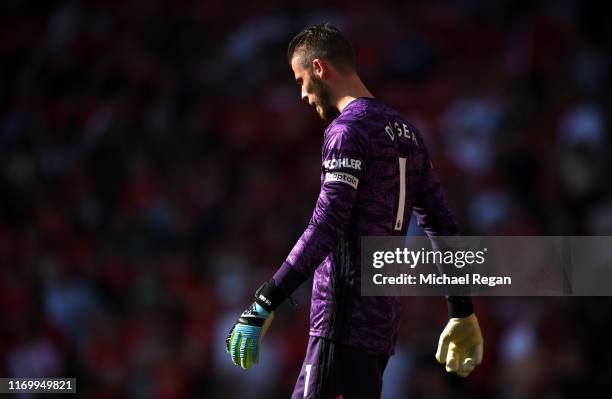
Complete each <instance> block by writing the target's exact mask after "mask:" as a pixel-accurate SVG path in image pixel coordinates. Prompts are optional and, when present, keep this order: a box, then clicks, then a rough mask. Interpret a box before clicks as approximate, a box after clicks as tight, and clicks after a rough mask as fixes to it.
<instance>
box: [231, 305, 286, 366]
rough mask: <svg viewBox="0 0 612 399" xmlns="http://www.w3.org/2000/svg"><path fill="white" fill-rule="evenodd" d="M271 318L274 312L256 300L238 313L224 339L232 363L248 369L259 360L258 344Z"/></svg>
mask: <svg viewBox="0 0 612 399" xmlns="http://www.w3.org/2000/svg"><path fill="white" fill-rule="evenodd" d="M272 320H274V312H268V311H267V310H265V309H264V308H263V307H261V305H259V304H258V303H257V302H253V304H252V305H251V306H249V307H248V308H247V309H246V310H245V311H244V312H243V313H242V315H240V318H239V319H238V321H237V322H236V324H235V325H234V327H233V328H232V329H231V330H230V332H229V334H228V336H227V339H226V340H225V343H226V346H227V353H228V354H229V355H230V357H231V358H232V361H233V362H234V364H236V365H238V366H240V367H242V368H243V369H248V368H249V367H251V364H252V363H257V362H258V361H259V345H260V344H261V340H262V338H263V337H264V335H265V334H266V331H267V330H268V327H270V323H272Z"/></svg>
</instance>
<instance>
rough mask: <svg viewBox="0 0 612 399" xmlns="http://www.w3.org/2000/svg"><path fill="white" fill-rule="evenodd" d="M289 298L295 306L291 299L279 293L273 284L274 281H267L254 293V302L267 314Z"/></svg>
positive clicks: (281, 292)
mask: <svg viewBox="0 0 612 399" xmlns="http://www.w3.org/2000/svg"><path fill="white" fill-rule="evenodd" d="M287 298H289V300H290V301H291V303H292V304H295V302H294V301H293V299H292V298H291V297H289V296H287V295H285V293H284V292H283V291H281V290H280V289H279V288H278V287H277V286H276V283H275V282H274V279H272V280H270V281H267V282H265V283H263V284H262V285H261V287H259V289H257V291H255V302H257V304H259V306H261V307H262V308H264V309H265V310H267V311H268V312H272V311H273V310H274V309H276V308H277V307H278V306H279V305H280V304H281V303H283V301H284V300H285V299H287Z"/></svg>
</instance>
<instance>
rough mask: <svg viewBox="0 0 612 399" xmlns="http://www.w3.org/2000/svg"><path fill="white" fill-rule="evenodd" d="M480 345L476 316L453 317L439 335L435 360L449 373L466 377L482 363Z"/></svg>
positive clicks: (481, 348) (481, 343) (480, 339)
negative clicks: (443, 365) (444, 365)
mask: <svg viewBox="0 0 612 399" xmlns="http://www.w3.org/2000/svg"><path fill="white" fill-rule="evenodd" d="M482 345H483V341H482V334H481V332H480V326H479V325H478V319H477V318H476V315H474V314H473V313H472V314H471V315H469V316H468V317H454V318H451V319H450V320H449V321H448V324H447V325H446V328H445V329H444V331H442V334H441V335H440V340H439V341H438V350H437V352H436V359H437V360H438V362H439V363H440V364H446V371H448V372H449V373H457V375H458V376H460V377H467V376H468V375H469V374H470V373H471V372H472V371H473V370H474V368H475V367H476V366H477V365H479V364H480V363H481V362H482V350H483V347H482Z"/></svg>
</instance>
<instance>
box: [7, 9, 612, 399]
mask: <svg viewBox="0 0 612 399" xmlns="http://www.w3.org/2000/svg"><path fill="white" fill-rule="evenodd" d="M603 7H604V6H603V5H602V6H599V5H598V4H597V2H590V1H579V0H573V1H570V0H562V1H537V2H532V3H529V2H515V1H511V0H505V1H494V2H479V1H473V0H446V1H433V2H429V1H427V2H426V1H414V2H412V1H411V2H404V1H395V2H388V3H386V2H370V1H345V0H337V1H320V0H314V1H308V2H292V3H291V4H288V3H285V2H283V1H280V0H262V1H254V2H244V4H240V3H236V4H230V3H224V2H213V1H205V0H204V1H202V0H173V1H170V0H133V1H118V0H82V1H77V0H59V1H55V0H54V1H51V0H40V1H24V0H3V1H2V2H1V4H0V26H1V27H0V37H1V39H0V71H1V77H0V104H1V106H0V265H1V267H0V311H1V315H2V321H1V322H0V360H1V363H0V376H3V377H8V376H12V377H36V376H40V377H49V376H65V377H76V378H77V379H78V383H77V391H78V392H79V396H81V395H83V396H87V397H91V398H124V397H129V398H160V399H162V398H183V397H206V398H221V397H223V398H285V397H288V396H289V394H290V392H291V390H292V388H293V384H294V383H295V380H296V378H297V375H298V372H299V368H300V365H301V361H302V359H303V356H304V352H305V348H306V339H307V329H308V320H307V318H308V310H309V309H308V308H309V306H308V304H309V291H310V287H309V285H308V284H305V285H304V286H302V287H301V288H300V289H299V291H298V292H297V294H296V299H297V302H298V304H299V305H298V306H297V307H296V308H292V307H291V306H289V305H283V307H282V309H280V311H279V312H277V319H276V320H275V323H274V325H273V326H272V328H271V330H270V333H269V336H267V337H266V339H265V341H264V345H263V349H262V353H261V361H260V365H259V366H257V367H255V368H253V369H251V370H249V371H246V372H245V371H243V370H241V369H239V368H237V367H236V366H234V365H233V364H232V363H231V362H230V360H229V358H228V357H227V355H226V353H225V350H224V345H225V337H226V335H227V331H228V330H229V328H230V326H231V325H232V324H233V322H234V321H235V319H236V318H237V316H238V315H239V313H240V312H241V311H242V310H243V308H244V307H245V306H246V305H248V304H249V303H250V301H251V298H252V293H253V292H254V290H255V289H256V288H257V287H258V286H259V284H260V283H261V282H263V281H264V280H266V279H268V278H270V276H271V275H272V273H273V272H274V271H275V270H276V268H277V267H278V266H280V264H281V262H282V261H283V260H284V259H285V257H286V255H287V253H288V251H289V250H290V249H291V247H292V245H293V244H294V243H295V241H296V240H297V239H298V237H299V235H300V234H301V232H302V231H303V229H304V228H305V227H306V224H307V223H308V220H309V218H310V213H311V211H312V209H313V207H314V204H315V200H316V197H317V194H318V189H319V183H320V182H319V171H320V150H321V144H322V132H323V129H324V128H325V123H324V122H322V121H320V120H318V116H317V115H316V114H315V113H314V112H312V110H311V109H309V107H306V106H305V105H304V104H303V103H301V102H300V99H299V93H300V92H299V87H297V86H296V85H295V83H294V81H293V76H292V73H291V70H290V69H289V67H288V65H287V61H286V58H285V50H286V46H287V43H288V41H289V40H290V38H291V37H292V36H293V35H294V34H295V33H297V32H298V31H299V30H301V29H302V28H303V27H304V26H306V25H307V24H309V23H318V22H323V21H329V22H331V23H332V24H334V25H336V26H338V27H339V28H340V29H341V30H343V31H344V32H345V33H346V34H347V36H348V37H349V38H350V40H351V41H352V42H353V43H354V46H355V50H356V53H357V58H358V68H359V71H360V74H361V75H362V78H363V79H364V81H365V83H366V85H368V87H369V88H370V89H371V91H372V92H373V93H374V95H375V96H376V97H378V98H380V99H382V100H383V101H385V102H387V103H388V104H390V105H391V106H393V107H395V108H396V109H398V110H399V111H401V112H402V113H403V114H404V115H405V116H406V117H407V118H408V119H409V120H411V121H412V122H413V124H415V125H416V126H417V127H418V128H419V129H420V130H421V132H422V134H423V135H424V136H425V139H426V141H427V143H428V146H429V151H430V153H431V155H432V158H433V163H434V166H435V167H436V169H437V171H438V174H439V176H440V178H441V180H442V182H443V185H444V187H445V190H446V193H447V196H448V198H449V202H450V204H451V207H452V208H453V210H454V211H455V213H456V216H457V219H458V221H459V223H460V227H461V230H462V232H463V233H464V234H473V235H610V233H611V232H612V189H611V186H610V184H609V183H610V180H608V179H609V178H610V175H611V172H612V171H611V164H610V155H611V154H610V152H611V148H612V146H611V145H610V144H611V143H610V141H611V140H610V134H609V132H610V124H611V123H612V120H611V119H610V115H612V95H610V92H609V88H610V87H612V86H611V83H612V76H611V74H610V70H612V69H611V65H610V64H611V61H612V58H611V44H612V28H611V26H612V25H610V24H609V21H608V20H607V17H606V12H605V11H604V8H603ZM606 176H607V177H606ZM411 234H421V233H420V232H419V231H418V229H417V228H411ZM475 303H476V309H477V312H478V316H479V318H480V322H481V326H482V330H483V334H484V337H485V361H484V363H483V365H482V366H481V367H480V369H478V370H477V371H476V372H475V373H474V374H473V375H472V376H470V378H468V379H467V380H461V379H459V378H456V377H453V376H448V375H447V374H446V373H445V372H444V371H443V368H442V367H440V366H439V365H437V364H436V363H435V359H434V356H433V354H434V351H435V346H436V344H437V338H438V335H439V333H440V332H441V330H442V328H443V326H444V324H445V317H446V313H445V312H446V310H445V304H444V300H443V299H442V298H406V300H405V312H404V317H403V325H402V332H401V337H400V341H399V343H398V346H397V350H396V352H397V353H396V356H394V357H393V358H392V359H391V361H390V363H389V367H388V369H387V371H386V374H385V380H384V394H383V397H384V398H462V397H470V398H504V399H505V398H507V399H520V398H546V399H548V398H550V399H553V398H554V399H556V398H576V397H593V398H594V397H600V398H603V397H610V396H611V395H612V382H611V381H610V378H609V377H610V375H612V350H611V349H610V347H609V345H607V342H608V341H607V340H605V338H606V337H607V335H608V334H609V332H610V331H612V300H609V299H607V298H478V299H476V300H475ZM347 399H349V398H347Z"/></svg>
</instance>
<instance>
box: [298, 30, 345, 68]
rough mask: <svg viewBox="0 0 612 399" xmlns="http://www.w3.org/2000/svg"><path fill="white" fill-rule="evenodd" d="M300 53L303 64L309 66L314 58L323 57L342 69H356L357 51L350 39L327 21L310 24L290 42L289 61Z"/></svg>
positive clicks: (305, 66)
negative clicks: (354, 49)
mask: <svg viewBox="0 0 612 399" xmlns="http://www.w3.org/2000/svg"><path fill="white" fill-rule="evenodd" d="M296 53H299V54H300V55H301V56H302V66H303V67H304V68H308V67H309V66H310V65H311V63H312V60H314V59H315V58H322V59H325V60H328V61H330V62H331V63H332V64H334V66H335V67H337V68H338V69H340V70H342V71H354V70H355V52H354V51H353V46H352V45H351V43H350V42H349V41H348V39H347V38H346V37H345V36H344V35H343V34H342V32H340V31H339V30H338V29H337V28H336V27H334V26H332V25H330V24H328V23H325V24H319V25H310V26H308V27H306V28H305V29H304V30H303V31H301V32H300V33H298V34H297V35H295V37H294V38H293V39H291V41H290V42H289V48H288V49H287V61H289V63H291V59H293V57H294V56H295V54H296Z"/></svg>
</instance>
